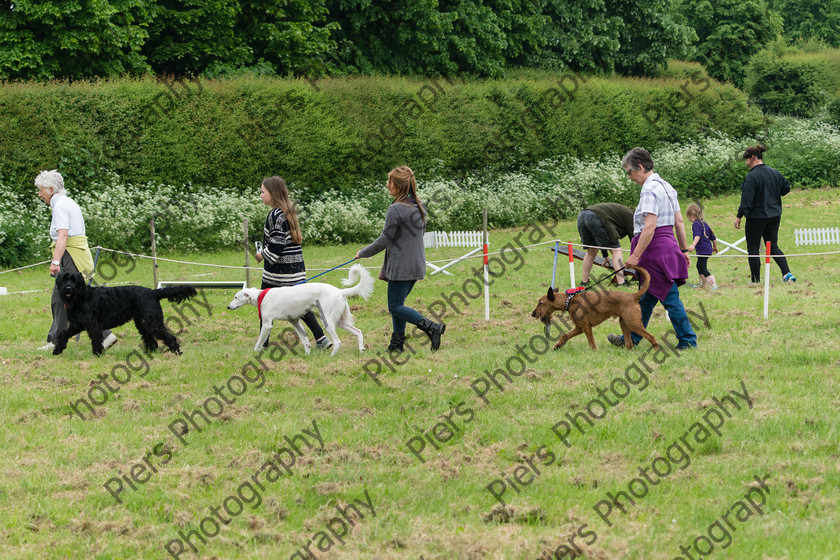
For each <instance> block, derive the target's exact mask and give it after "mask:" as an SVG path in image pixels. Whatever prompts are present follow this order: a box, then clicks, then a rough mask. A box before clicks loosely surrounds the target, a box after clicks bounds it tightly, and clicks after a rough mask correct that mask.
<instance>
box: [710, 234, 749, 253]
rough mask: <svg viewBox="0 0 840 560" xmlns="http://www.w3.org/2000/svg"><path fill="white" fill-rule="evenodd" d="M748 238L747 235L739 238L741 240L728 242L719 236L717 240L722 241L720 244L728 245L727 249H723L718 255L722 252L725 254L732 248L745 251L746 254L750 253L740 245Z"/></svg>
mask: <svg viewBox="0 0 840 560" xmlns="http://www.w3.org/2000/svg"><path fill="white" fill-rule="evenodd" d="M746 240H747V238H746V237H742V238H741V239H739V240H738V241H736V242H735V243H727V242H726V241H724V240H723V239H721V238H720V237H718V238H717V242H718V243H720V244H722V245H726V249H724V250H723V251H720V252H719V253H718V255H722V254H724V253H725V252H727V251H728V250H730V249H735V250H736V251H741V252H742V253H744V254H745V255H747V254H749V253H747V251H746V250H744V249H741V248H740V247H738V245H740V244H741V243H743V242H744V241H746Z"/></svg>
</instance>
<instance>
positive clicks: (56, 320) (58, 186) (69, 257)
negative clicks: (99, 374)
mask: <svg viewBox="0 0 840 560" xmlns="http://www.w3.org/2000/svg"><path fill="white" fill-rule="evenodd" d="M35 186H36V187H38V198H40V199H41V200H43V201H44V202H46V203H47V204H49V205H50V208H51V209H52V222H51V223H50V238H51V239H52V262H51V263H50V276H56V275H58V273H59V271H63V272H81V273H82V274H83V275H84V277H85V278H86V279H88V280H90V279H91V278H93V258H92V257H91V254H90V248H89V247H88V242H87V237H86V236H85V219H84V217H82V210H81V209H80V208H79V205H78V204H76V203H75V202H74V201H73V200H72V199H71V198H70V197H68V196H67V192H66V191H65V190H64V177H62V176H61V173H59V172H58V171H57V170H55V169H53V170H52V171H41V172H40V173H39V174H38V176H37V177H35ZM50 303H51V306H52V316H53V321H52V326H51V327H50V332H49V334H47V344H46V345H45V346H42V347H40V348H39V349H38V350H52V349H53V348H55V344H54V342H55V339H56V335H58V333H59V332H61V331H63V330H65V329H67V326H68V323H67V311H66V310H65V309H64V303H63V302H62V301H61V298H60V297H59V296H58V290H57V289H56V288H53V293H52V300H51V302H50ZM103 334H104V339H103V341H102V344H103V346H104V347H105V348H108V347H110V346H113V345H114V343H115V342H116V341H117V337H116V336H114V334H113V333H111V331H108V330H106V331H105V332H104V333H103Z"/></svg>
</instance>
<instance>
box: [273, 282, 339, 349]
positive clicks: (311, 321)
mask: <svg viewBox="0 0 840 560" xmlns="http://www.w3.org/2000/svg"><path fill="white" fill-rule="evenodd" d="M276 287H277V286H272V285H271V284H266V283H265V282H263V283H262V287H261V288H260V289H261V290H265V289H266V288H276ZM301 320H302V321H303V322H304V324H305V325H306V326H307V327H309V330H310V331H312V336H314V337H315V340H316V341H317V340H318V339H319V338H323V336H324V330H323V329H322V328H321V325H319V324H318V319H316V318H315V314H314V313H312V312H311V311H307V312H306V315H304V316H303V317H301ZM260 328H262V321H260ZM268 338H271V336H269V337H268ZM268 338H266V339H265V345H266V346H268Z"/></svg>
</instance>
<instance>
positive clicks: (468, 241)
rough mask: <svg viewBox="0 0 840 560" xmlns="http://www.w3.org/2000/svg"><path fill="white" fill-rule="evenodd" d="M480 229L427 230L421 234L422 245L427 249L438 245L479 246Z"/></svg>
mask: <svg viewBox="0 0 840 560" xmlns="http://www.w3.org/2000/svg"><path fill="white" fill-rule="evenodd" d="M483 243H484V242H483V240H482V232H480V231H429V232H426V233H425V234H424V235H423V245H424V246H425V247H426V248H427V249H429V248H432V249H437V248H438V247H481V246H482V244H483Z"/></svg>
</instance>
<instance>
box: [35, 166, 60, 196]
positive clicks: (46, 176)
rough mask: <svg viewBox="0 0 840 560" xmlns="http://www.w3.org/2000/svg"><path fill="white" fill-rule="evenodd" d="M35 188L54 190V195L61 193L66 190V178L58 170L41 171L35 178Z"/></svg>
mask: <svg viewBox="0 0 840 560" xmlns="http://www.w3.org/2000/svg"><path fill="white" fill-rule="evenodd" d="M35 186H36V187H38V188H39V189H50V188H51V189H52V190H53V192H54V193H59V192H61V191H63V190H64V177H62V176H61V173H59V172H58V170H57V169H53V170H51V171H41V172H40V173H38V176H37V177H35Z"/></svg>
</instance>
